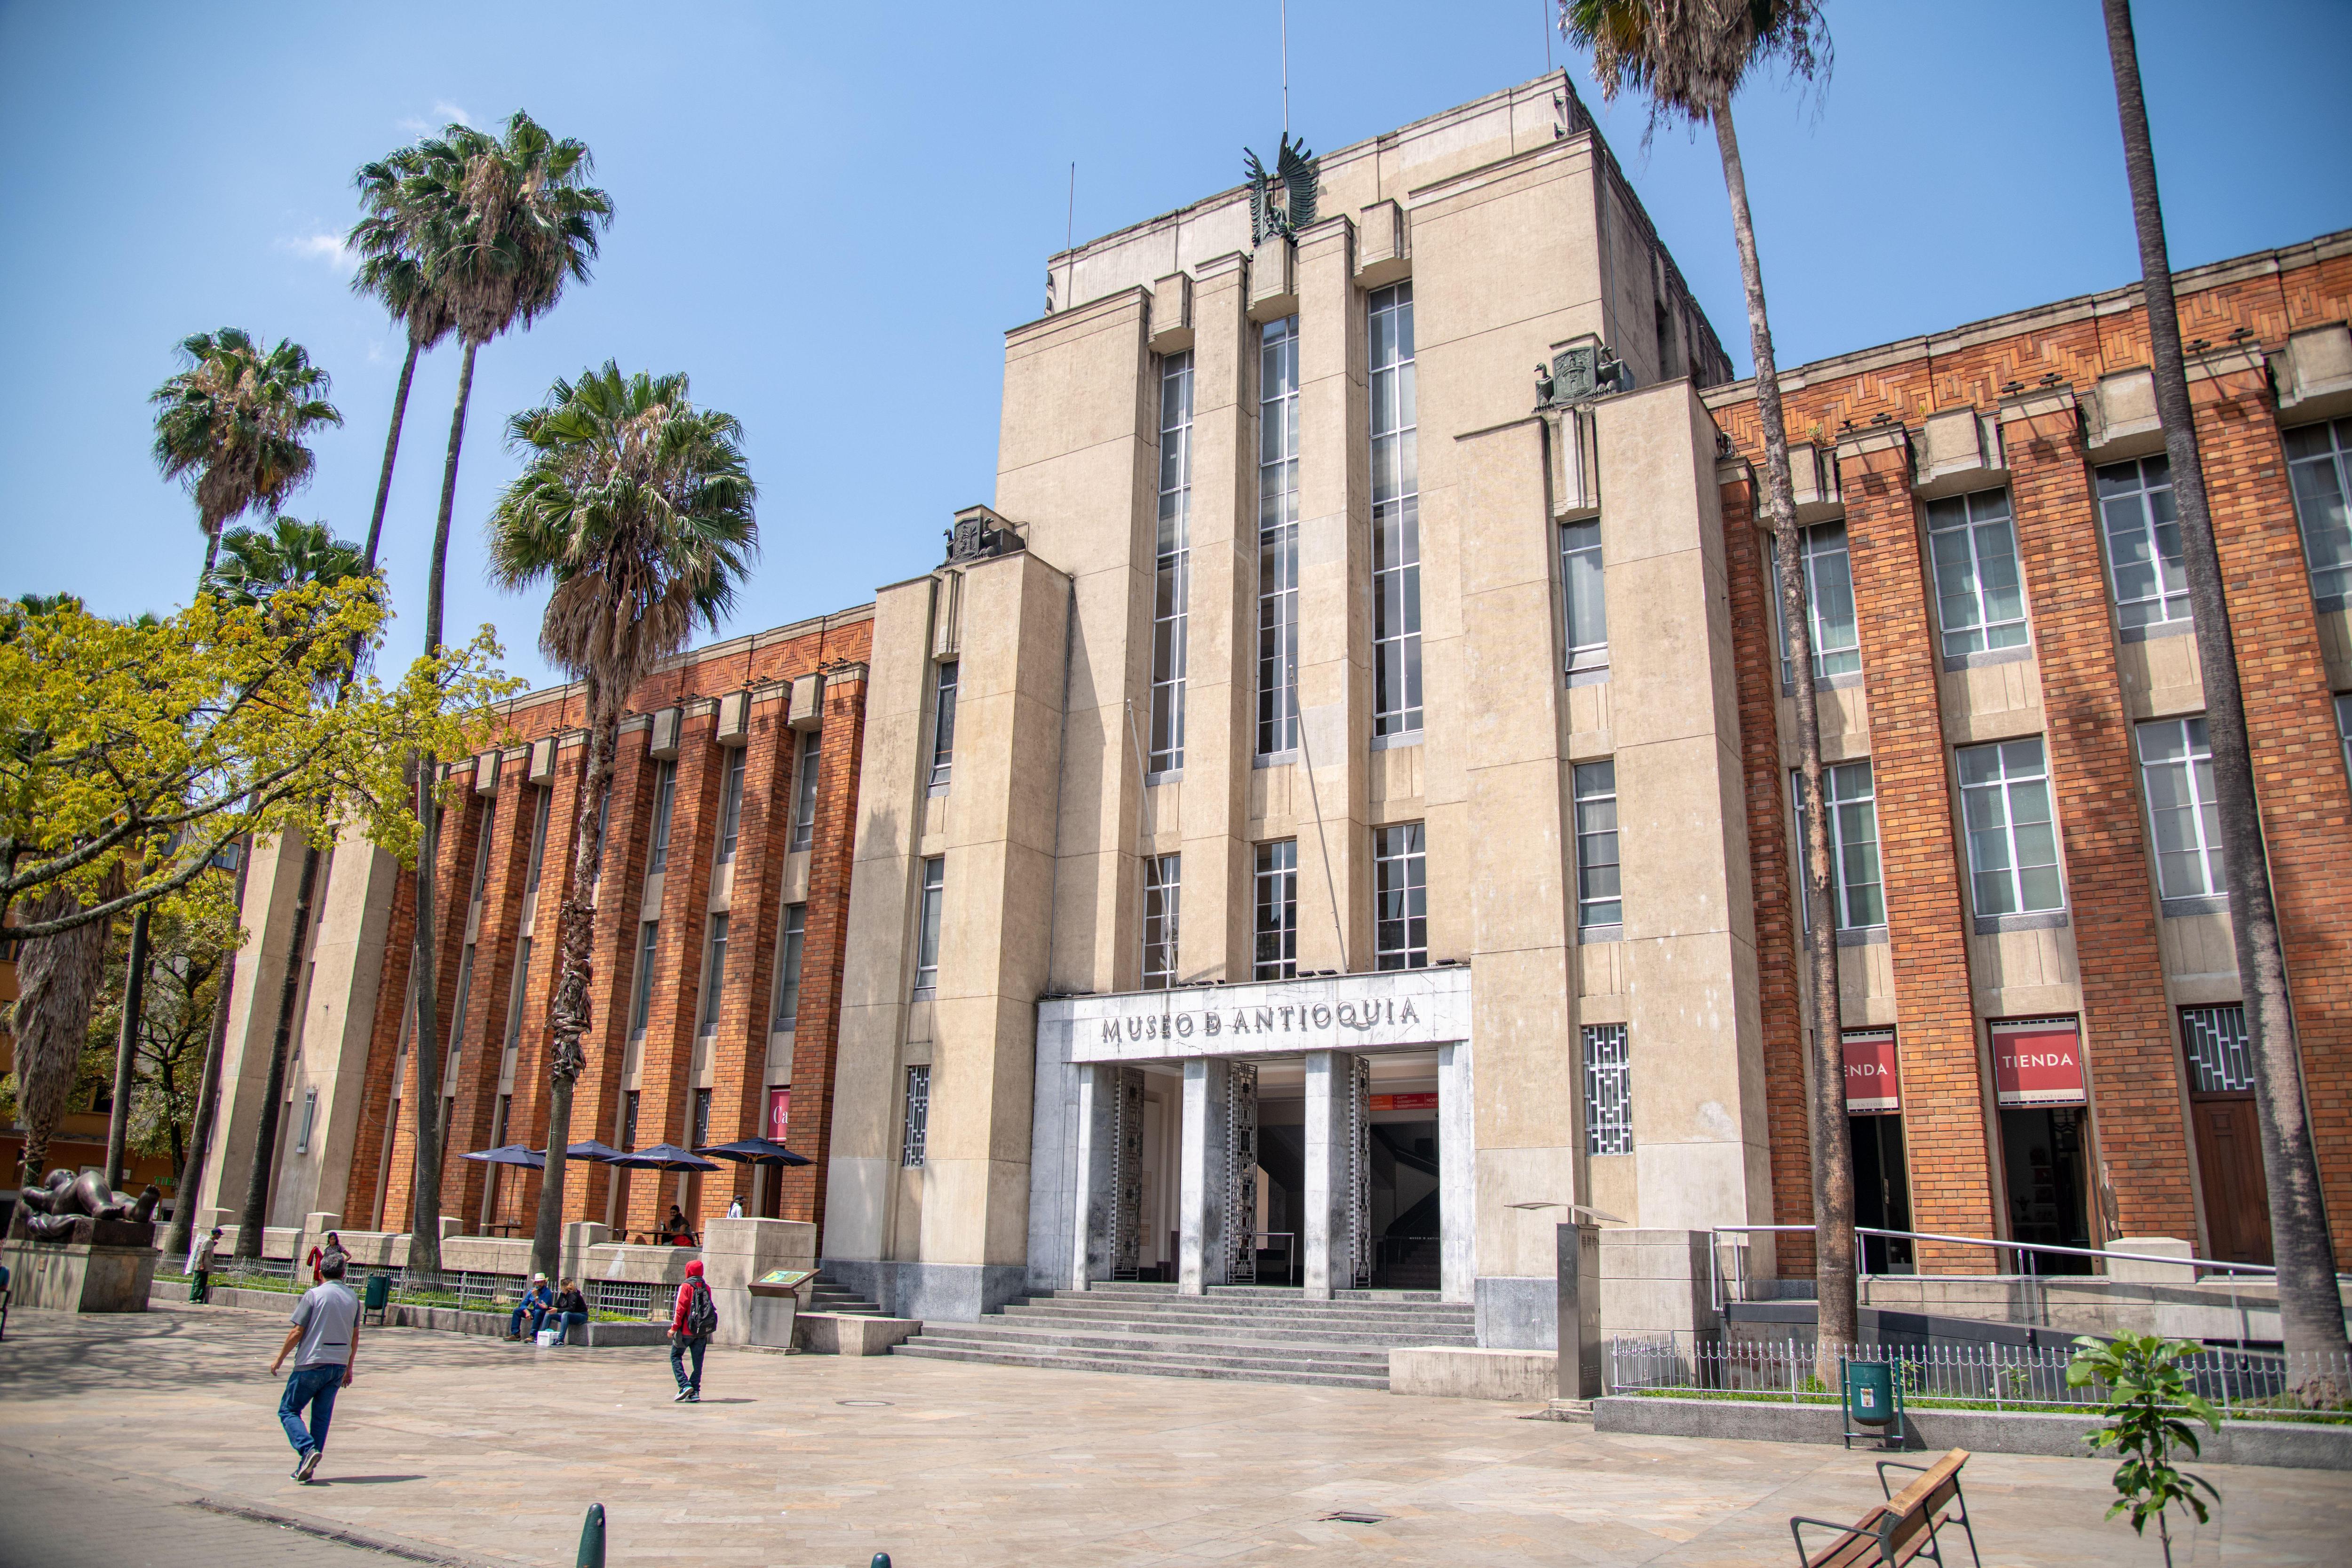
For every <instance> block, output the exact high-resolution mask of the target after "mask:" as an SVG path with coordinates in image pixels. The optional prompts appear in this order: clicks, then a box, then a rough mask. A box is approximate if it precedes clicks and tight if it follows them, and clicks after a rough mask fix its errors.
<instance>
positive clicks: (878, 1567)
mask: <svg viewBox="0 0 2352 1568" xmlns="http://www.w3.org/2000/svg"><path fill="white" fill-rule="evenodd" d="M866 1568H890V1554H889V1553H888V1552H876V1553H875V1554H874V1561H873V1562H871V1563H867V1564H866Z"/></svg>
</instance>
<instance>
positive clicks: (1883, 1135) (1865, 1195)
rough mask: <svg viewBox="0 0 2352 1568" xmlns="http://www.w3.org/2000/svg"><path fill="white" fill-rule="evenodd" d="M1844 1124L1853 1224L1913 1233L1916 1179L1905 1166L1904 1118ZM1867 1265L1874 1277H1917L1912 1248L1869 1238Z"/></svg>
mask: <svg viewBox="0 0 2352 1568" xmlns="http://www.w3.org/2000/svg"><path fill="white" fill-rule="evenodd" d="M1845 1125H1846V1133H1847V1136H1848V1137H1849V1138H1850V1139H1851V1140H1852V1142H1853V1223H1854V1224H1855V1225H1857V1226H1863V1227H1864V1228H1865V1229H1870V1230H1909V1229H1910V1228H1911V1180H1910V1173H1909V1172H1908V1171H1906V1169H1905V1167H1904V1163H1903V1118H1902V1117H1901V1116H1900V1115H1899V1114H1898V1115H1889V1116H1849V1117H1847V1118H1846V1119H1845ZM1862 1266H1863V1268H1864V1271H1865V1272H1867V1273H1871V1274H1909V1273H1912V1272H1913V1271H1914V1267H1913V1264H1912V1258H1911V1244H1910V1243H1909V1242H1908V1241H1902V1240H1897V1239H1896V1238H1895V1237H1885V1236H1865V1237H1863V1238H1862Z"/></svg>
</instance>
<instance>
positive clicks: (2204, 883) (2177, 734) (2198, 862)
mask: <svg viewBox="0 0 2352 1568" xmlns="http://www.w3.org/2000/svg"><path fill="white" fill-rule="evenodd" d="M2139 773H2140V783H2141V785H2142V787H2144V788H2145V789H2146V790H2147V816H2148V824H2149V826H2150V827H2151V828H2152V829H2153V830H2154V831H2155V834H2156V884H2157V890H2158V893H2160V894H2161V895H2162V896H2163V897H2165V898H2167V899H2200V898H2218V897H2220V896H2221V895H2222V893H2223V892H2224V891H2225V888H2224V885H2223V883H2222V881H2221V807H2220V806H2219V805H2216V804H2215V801H2214V796H2213V752H2212V748H2211V747H2210V745H2208V744H2207V742H2206V737H2205V721H2204V720H2203V719H2201V718H2200V719H2159V720H2158V721H2155V722H2154V723H2152V724H2142V725H2141V726H2140V727H2139Z"/></svg>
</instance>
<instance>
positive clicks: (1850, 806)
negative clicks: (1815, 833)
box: [1789, 762, 1886, 931]
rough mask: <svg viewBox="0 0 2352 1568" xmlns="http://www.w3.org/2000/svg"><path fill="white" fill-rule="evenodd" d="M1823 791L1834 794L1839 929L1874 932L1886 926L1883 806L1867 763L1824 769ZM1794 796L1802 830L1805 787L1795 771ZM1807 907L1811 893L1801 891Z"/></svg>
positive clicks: (1832, 816) (1834, 880)
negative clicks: (1881, 855)
mask: <svg viewBox="0 0 2352 1568" xmlns="http://www.w3.org/2000/svg"><path fill="white" fill-rule="evenodd" d="M1822 793H1823V794H1824V795H1828V796H1829V807H1830V865H1831V867H1832V868H1833V873H1834V874H1833V875H1832V878H1831V882H1832V885H1833V888H1834V890H1835V896H1836V900H1837V929H1838V930H1840V931H1872V930H1875V929H1877V928H1879V927H1882V926H1884V925H1885V924H1886V898H1885V887H1884V886H1883V884H1882V882H1881V880H1880V877H1879V869H1878V803H1877V800H1876V798H1875V796H1874V793H1873V791H1872V788H1871V777H1870V764H1869V763H1867V762H1860V763H1833V764H1832V765H1830V766H1828V767H1824V768H1823V769H1822ZM1789 797H1790V799H1791V800H1792V801H1794V802H1796V803H1797V805H1798V821H1799V824H1800V826H1799V829H1798V831H1799V832H1802V831H1803V827H1802V826H1801V825H1802V823H1803V820H1804V816H1803V805H1804V798H1805V796H1804V789H1803V782H1802V778H1801V775H1800V774H1799V773H1797V772H1796V770H1794V769H1793V768H1792V769H1790V773H1789ZM1798 891H1799V894H1800V903H1802V897H1803V895H1804V891H1805V889H1802V888H1801V887H1800V889H1798Z"/></svg>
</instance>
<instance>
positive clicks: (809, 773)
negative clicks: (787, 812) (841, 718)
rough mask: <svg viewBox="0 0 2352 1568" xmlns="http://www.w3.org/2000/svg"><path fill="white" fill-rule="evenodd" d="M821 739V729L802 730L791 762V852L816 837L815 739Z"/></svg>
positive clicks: (795, 851) (796, 851)
mask: <svg viewBox="0 0 2352 1568" xmlns="http://www.w3.org/2000/svg"><path fill="white" fill-rule="evenodd" d="M823 738H824V731H819V730H806V731H802V733H801V754H800V758H799V760H798V761H797V762H795V763H793V837H792V848H793V853H795V854H797V853H798V852H799V851H801V850H803V849H805V848H807V847H809V846H810V845H811V844H813V843H814V842H815V840H816V768H817V742H819V741H821V740H822V739H823Z"/></svg>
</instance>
